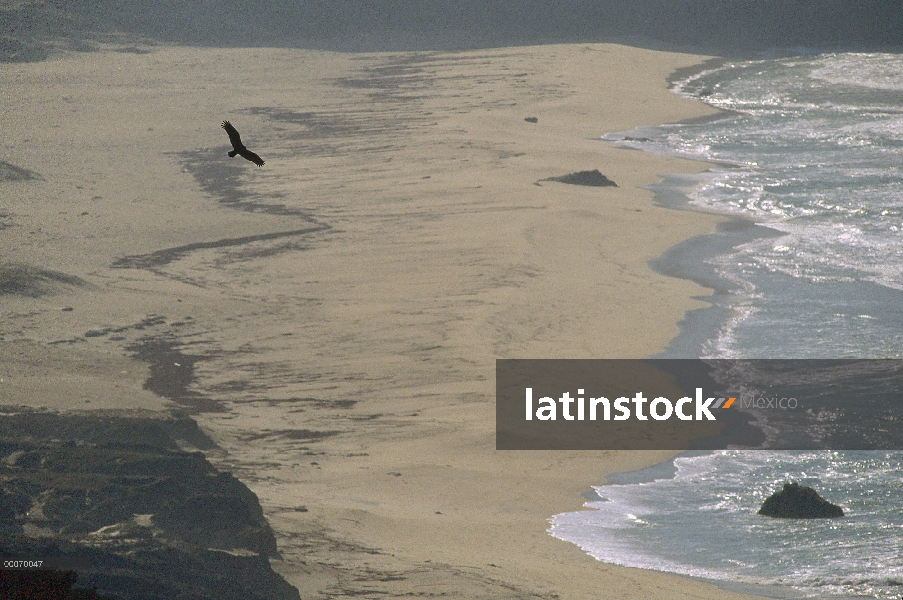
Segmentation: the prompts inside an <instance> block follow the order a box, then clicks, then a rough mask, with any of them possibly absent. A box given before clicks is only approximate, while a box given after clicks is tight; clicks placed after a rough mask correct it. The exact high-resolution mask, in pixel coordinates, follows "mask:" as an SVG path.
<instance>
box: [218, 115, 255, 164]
mask: <svg viewBox="0 0 903 600" xmlns="http://www.w3.org/2000/svg"><path fill="white" fill-rule="evenodd" d="M223 129H225V130H226V133H228V134H229V141H230V142H232V148H233V150H232V151H231V152H229V157H230V158H231V157H234V156H235V155H236V154H240V155H241V156H242V158H246V159H248V160H249V161H251V162H252V163H254V164H255V165H257V166H258V167H262V166H263V159H262V158H260V157H259V156H257V155H256V154H254V153H253V152H251V151H250V150H248V149H247V148H245V145H244V144H242V143H241V136H240V135H238V131H237V130H236V129H235V128H234V127H232V123H230V122H229V121H223Z"/></svg>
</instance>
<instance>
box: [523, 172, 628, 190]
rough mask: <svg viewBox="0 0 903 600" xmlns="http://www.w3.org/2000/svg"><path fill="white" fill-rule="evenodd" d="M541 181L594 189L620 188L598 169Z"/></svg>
mask: <svg viewBox="0 0 903 600" xmlns="http://www.w3.org/2000/svg"><path fill="white" fill-rule="evenodd" d="M540 181H557V182H558V183H570V184H572V185H589V186H594V187H618V184H616V183H615V182H614V181H612V180H611V179H609V178H608V177H606V176H605V175H603V174H602V173H600V172H599V170H598V169H593V170H592V171H578V172H576V173H570V174H569V175H560V176H558V177H548V178H546V179H540Z"/></svg>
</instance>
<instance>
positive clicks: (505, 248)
mask: <svg viewBox="0 0 903 600" xmlns="http://www.w3.org/2000/svg"><path fill="white" fill-rule="evenodd" d="M705 58H706V57H699V56H690V55H680V54H669V53H660V52H652V51H646V50H640V49H635V48H627V47H622V46H615V45H586V44H575V45H558V46H543V47H526V48H503V49H496V50H483V51H472V52H458V53H438V52H434V53H402V54H337V53H326V52H315V51H294V50H279V49H265V48H261V49H231V50H219V49H197V48H183V47H167V46H148V47H137V48H136V47H129V48H117V47H115V46H105V47H103V48H101V49H100V50H99V51H97V52H91V53H73V54H65V55H61V56H56V57H53V58H51V59H49V60H47V61H45V62H40V63H21V64H3V65H0V72H2V75H3V78H4V81H5V92H6V94H7V97H8V98H11V99H14V100H15V102H7V105H6V107H5V108H6V110H5V114H4V133H5V136H4V137H5V141H4V149H3V154H0V161H5V162H6V163H9V166H8V168H4V169H2V170H0V174H3V179H2V180H0V191H2V198H3V200H2V202H0V244H2V247H3V253H2V262H3V264H4V265H6V266H8V267H9V268H7V269H6V270H0V276H3V275H2V274H3V273H5V274H6V277H7V278H13V279H15V281H14V283H15V285H10V286H7V285H0V289H2V290H12V291H9V292H5V293H4V295H3V296H2V300H3V302H2V305H0V307H2V316H0V323H2V326H0V327H2V329H0V336H2V337H0V370H2V372H0V377H2V378H3V381H2V383H0V403H2V404H4V405H16V404H18V405H28V406H44V407H47V408H52V409H56V410H92V409H95V408H104V409H110V408H115V409H122V410H133V409H143V410H156V411H162V412H165V411H170V410H173V409H175V408H179V409H182V410H187V411H188V412H189V413H191V414H192V415H193V417H194V418H195V419H196V420H197V421H198V423H199V424H200V426H201V427H202V429H203V430H204V432H205V433H206V434H207V435H208V436H209V437H210V438H211V439H212V440H213V441H214V442H215V443H216V444H217V445H218V447H217V448H215V449H209V450H207V451H206V454H207V456H208V458H209V459H210V460H211V461H212V462H213V463H214V464H216V465H217V467H218V468H219V469H221V470H228V471H229V472H231V473H232V474H233V475H235V476H236V477H238V478H239V479H240V480H241V481H242V482H243V483H245V484H246V485H247V486H248V487H249V488H250V489H251V490H252V491H254V492H255V493H256V494H257V496H258V497H259V499H260V503H261V505H262V508H263V511H264V514H265V515H266V517H267V518H268V519H269V521H270V524H271V525H272V527H273V529H274V531H275V533H276V537H277V541H278V543H279V551H280V553H281V555H282V557H283V558H284V561H273V567H274V568H275V569H276V570H278V571H279V572H281V573H282V574H283V575H284V576H285V577H286V579H287V580H288V581H289V582H290V583H292V584H293V585H296V586H297V587H298V589H299V590H300V591H301V595H302V597H313V598H317V597H321V598H326V597H334V596H340V595H356V596H365V597H377V596H380V597H382V596H385V595H407V596H435V595H441V596H444V597H455V598H457V597H460V598H475V597H493V598H499V597H503V598H504V597H511V598H514V597H517V598H522V597H549V598H551V597H560V598H638V599H639V598H644V599H645V598H689V597H693V598H725V597H739V596H736V595H731V594H727V593H725V592H723V591H720V590H718V589H716V588H714V587H711V586H707V585H704V584H701V583H697V582H693V581H689V580H685V579H682V578H678V577H673V576H666V575H662V574H657V573H652V572H646V571H639V570H631V569H624V568H619V567H614V566H610V565H605V564H602V563H599V562H597V561H595V560H593V559H591V558H590V557H588V556H586V555H584V554H583V553H582V552H581V551H580V550H579V549H578V548H577V547H575V546H572V545H570V544H567V543H565V542H562V541H559V540H556V539H554V538H552V537H551V536H549V535H548V534H547V533H546V529H547V528H548V522H547V519H548V518H549V517H550V516H552V515H553V514H556V513H559V512H564V511H568V510H574V509H576V508H578V507H579V506H580V505H581V503H582V501H583V498H582V497H581V495H580V494H581V492H584V491H587V490H588V489H589V488H590V486H591V485H594V484H600V483H602V482H603V481H604V477H605V475H606V474H608V473H612V472H617V471H624V470H629V469H634V468H639V467H641V466H645V465H648V464H652V463H655V462H657V461H660V460H663V459H665V458H667V457H668V454H667V453H659V452H629V453H628V452H497V451H495V449H494V410H495V407H494V365H495V359H496V358H591V357H601V358H607V357H611V358H615V357H617V358H632V357H644V356H649V355H651V354H654V353H656V352H658V351H660V350H661V349H662V348H664V347H665V345H666V344H667V343H668V341H669V340H670V339H671V338H672V337H674V336H675V335H676V334H677V331H678V330H677V327H676V325H675V323H676V322H677V321H678V320H680V319H681V317H682V316H683V314H684V312H685V311H687V310H690V309H694V308H699V307H702V306H704V304H703V303H702V302H700V301H698V300H694V297H695V296H704V295H706V293H707V291H706V290H705V289H704V288H701V287H699V286H697V285H696V284H693V283H691V282H688V281H685V280H680V279H674V278H668V277H664V276H661V275H658V274H656V273H655V272H653V271H652V270H651V269H650V268H649V266H648V265H647V262H648V261H649V260H651V259H653V258H655V257H656V256H658V255H660V254H661V253H662V252H663V251H664V250H666V249H667V248H669V247H671V246H673V245H674V244H676V243H678V242H679V241H681V240H683V239H687V238H689V237H692V236H694V235H699V234H703V233H707V232H710V231H712V230H713V228H714V227H715V223H716V218H715V217H711V216H707V215H700V214H693V213H689V212H680V211H673V210H669V209H665V208H661V207H657V206H654V205H653V204H652V203H651V196H652V194H651V192H648V191H645V190H642V189H640V188H639V186H643V185H648V184H652V183H655V182H656V181H658V180H659V178H658V175H659V174H663V173H687V172H695V171H698V170H700V169H702V168H704V167H705V165H701V164H699V163H691V162H687V161H680V160H676V159H671V158H665V157H660V156H651V155H647V154H643V153H640V152H636V151H630V150H623V149H619V148H617V147H615V146H614V145H612V144H609V143H605V142H601V141H599V140H598V137H599V136H600V135H602V134H604V133H609V132H615V131H622V130H627V129H630V128H632V127H636V126H640V125H655V124H660V123H666V122H670V121H676V120H679V119H686V118H692V117H699V116H703V115H705V114H708V113H709V112H710V109H709V108H707V107H705V106H702V105H699V104H696V103H693V102H690V101H688V100H685V99H682V98H680V97H678V96H676V95H673V94H671V93H669V92H668V91H667V90H666V79H667V77H668V75H669V73H671V72H672V71H674V70H675V69H677V68H681V67H688V66H691V65H694V64H697V63H699V62H701V61H703V60H705ZM527 118H530V119H531V121H532V120H533V118H535V122H530V121H527V120H525V119H527ZM222 120H229V121H231V122H232V124H233V125H235V127H236V128H237V129H238V130H239V132H241V135H242V139H243V141H244V143H245V144H246V145H247V147H248V148H250V149H251V150H253V151H255V152H257V153H258V154H259V155H260V156H261V157H262V158H263V159H264V160H265V161H266V165H265V166H264V167H263V168H257V167H255V166H254V165H253V164H251V163H249V162H247V161H244V160H243V159H241V158H234V159H229V158H228V157H227V156H226V152H227V150H229V149H230V148H229V147H228V146H227V144H228V140H227V138H226V135H225V133H224V132H223V131H222V129H221V128H220V122H221V121H222ZM595 169H598V170H599V171H600V172H601V173H602V174H604V175H605V176H606V177H607V178H609V179H610V180H612V181H613V182H615V183H616V184H617V187H614V186H610V187H584V186H575V185H568V184H564V183H558V182H554V181H547V180H548V178H550V177H560V176H562V175H566V174H568V173H573V172H579V171H591V170H595ZM23 173H24V175H23ZM4 283H5V282H3V281H0V284H4ZM148 362H149V363H150V366H148V364H147V363H148ZM155 392H156V393H155ZM161 394H162V396H161Z"/></svg>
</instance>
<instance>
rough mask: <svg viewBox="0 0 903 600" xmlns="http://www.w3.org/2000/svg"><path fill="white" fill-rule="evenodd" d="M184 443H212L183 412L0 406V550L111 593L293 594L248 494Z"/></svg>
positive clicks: (288, 599)
mask: <svg viewBox="0 0 903 600" xmlns="http://www.w3.org/2000/svg"><path fill="white" fill-rule="evenodd" d="M176 440H179V443H177V441H176ZM187 440H193V441H194V442H196V443H197V445H195V447H198V446H207V445H212V442H210V440H209V439H207V438H206V436H204V435H203V433H202V432H201V431H200V430H198V429H197V426H196V423H195V422H194V421H193V420H191V419H190V418H188V417H187V416H184V415H174V416H172V417H169V418H161V417H157V416H154V417H143V416H129V417H123V416H111V415H100V414H89V415H57V414H53V413H48V412H37V411H27V410H24V411H21V412H17V413H14V414H9V413H7V414H2V415H0V482H2V485H0V503H2V510H0V556H5V557H31V558H36V557H47V558H49V557H58V558H61V559H66V560H75V561H78V562H79V563H80V564H84V565H85V566H84V568H81V567H79V568H74V569H72V570H74V571H75V572H76V573H77V575H78V586H79V587H86V588H96V589H97V591H98V592H99V593H100V594H102V595H105V596H112V597H114V598H141V599H142V600H170V599H172V598H180V599H182V600H213V599H216V600H297V599H298V598H299V595H298V591H297V590H296V589H295V588H293V587H292V586H290V585H289V584H288V583H286V582H285V580H283V579H282V578H281V577H280V576H279V575H277V574H276V573H274V572H273V571H272V569H271V568H270V564H269V560H268V559H269V558H270V557H275V558H278V557H279V554H278V552H277V549H276V539H275V537H274V535H273V532H272V530H271V529H270V526H269V524H268V523H267V521H266V519H265V518H264V516H263V511H262V510H261V507H260V503H259V501H258V500H257V497H256V496H255V495H254V493H253V492H251V490H249V489H248V488H247V487H245V486H244V485H243V484H242V483H241V482H239V481H238V480H237V479H235V478H234V477H233V476H232V475H230V474H228V473H221V472H219V471H217V470H216V469H215V468H214V467H213V466H212V465H211V464H210V463H209V462H208V461H207V460H206V458H205V457H204V455H203V454H202V453H200V452H187V451H185V450H183V449H181V448H180V443H181V444H182V445H185V444H186V443H188V442H187ZM67 569H68V567H67ZM29 573H38V572H36V571H30V572H29ZM0 574H2V571H0ZM35 576H36V577H37V576H38V575H35ZM76 597H78V596H76Z"/></svg>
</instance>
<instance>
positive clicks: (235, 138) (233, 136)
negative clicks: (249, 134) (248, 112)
mask: <svg viewBox="0 0 903 600" xmlns="http://www.w3.org/2000/svg"><path fill="white" fill-rule="evenodd" d="M223 129H225V130H226V133H228V134H229V141H230V142H232V147H233V148H235V149H236V150H238V149H240V148H244V147H245V145H244V144H242V143H241V136H240V135H238V130H237V129H235V128H234V127H232V123H230V122H229V121H223Z"/></svg>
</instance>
